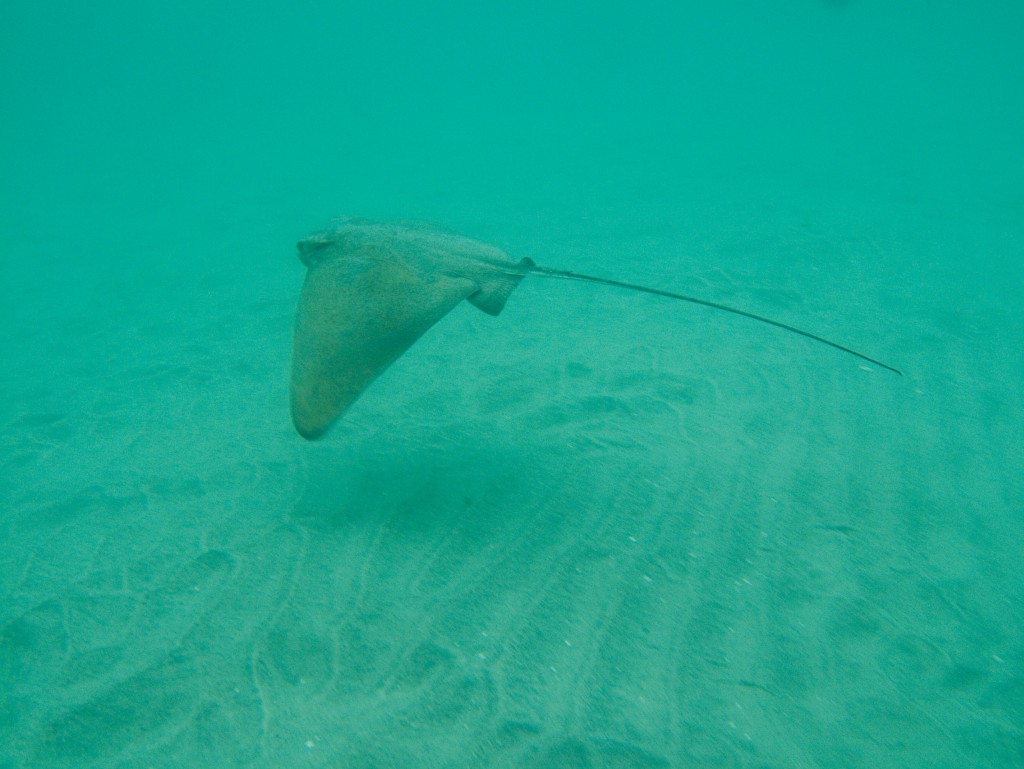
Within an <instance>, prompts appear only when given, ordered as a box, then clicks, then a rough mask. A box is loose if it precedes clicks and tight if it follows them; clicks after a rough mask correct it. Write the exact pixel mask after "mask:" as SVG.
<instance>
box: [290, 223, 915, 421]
mask: <svg viewBox="0 0 1024 769" xmlns="http://www.w3.org/2000/svg"><path fill="white" fill-rule="evenodd" d="M298 249H299V257H300V258H301V259H302V261H303V263H304V264H305V265H306V267H307V268H308V272H307V274H306V280H305V283H304V284H303V287H302V293H301V295H300V298H299V308H298V312H297V313H296V321H295V339H294V347H293V351H292V379H291V405H292V421H293V422H294V424H295V428H296V430H298V432H299V434H300V435H302V436H303V437H304V438H308V439H310V440H313V439H315V438H319V437H320V436H321V435H323V434H324V433H325V432H326V431H327V429H328V428H329V427H330V426H331V425H332V424H333V423H334V421H335V420H337V419H338V417H340V416H341V415H342V414H343V413H344V412H345V410H346V409H348V407H349V406H351V405H352V403H354V402H355V400H356V399H357V398H358V397H359V395H360V394H361V393H362V392H363V390H365V389H366V387H368V386H369V385H370V383H371V382H373V380H374V379H375V378H376V377H377V376H379V375H380V374H381V373H382V372H383V371H384V370H385V369H387V367H388V366H390V365H391V364H392V363H394V362H395V361H396V360H397V359H398V358H399V357H400V356H401V355H402V353H404V352H405V351H406V350H407V349H409V347H410V346H412V344H413V343H414V342H415V341H416V340H417V339H419V338H420V337H421V336H422V335H423V334H424V333H425V332H426V331H427V330H428V329H429V328H430V327H431V326H433V325H434V324H435V323H437V321H439V320H440V319H441V318H443V317H444V316H445V315H447V314H448V313H449V312H450V311H451V310H452V309H453V308H454V307H455V306H456V305H457V304H459V302H461V301H462V300H463V299H465V300H468V301H469V302H471V303H472V304H473V305H475V306H476V307H478V308H479V309H481V310H483V311H484V312H486V313H488V314H490V315H498V314H499V313H501V311H502V309H504V307H505V302H506V301H507V300H508V297H509V295H510V294H511V293H512V291H513V290H514V289H515V288H516V286H518V285H519V282H520V281H521V280H522V279H523V278H524V277H526V276H527V275H529V274H531V273H533V274H537V275H542V276H545V277H553V278H563V279H569V280H583V281H587V282H591V283H599V284H602V285H606V286H613V287H616V288H624V289H629V290H632V291H641V292H644V293H648V294H655V295H657V296H664V297H668V298H671V299H678V300H681V301H685V302H690V303H693V304H699V305H704V306H706V307H711V308H713V309H716V310H722V311H725V312H730V313H733V314H735V315H742V316H744V317H747V318H751V319H753V320H756V321H760V322H762V323H768V324H770V325H772V326H776V327H777V328H781V329H784V330H786V331H790V332H792V333H795V334H800V335H801V336H804V337H807V338H809V339H813V340H814V341H817V342H821V343H823V344H826V345H829V346H831V347H834V348H836V349H838V350H842V351H843V352H846V353H849V354H850V355H854V356H856V357H858V358H861V359H862V360H865V361H867V362H869V363H873V364H875V365H877V366H881V367H882V368H885V369H887V370H889V371H893V372H895V373H897V374H899V373H900V372H899V370H897V369H895V368H893V367H892V366H889V365H887V364H885V363H882V362H881V361H878V360H875V359H874V358H870V357H868V356H867V355H863V354H862V353H859V352H856V351H855V350H852V349H850V348H848V347H845V346H843V345H840V344H837V343H836V342H832V341H829V340H828V339H824V338H822V337H820V336H817V335H816V334H812V333H809V332H807V331H803V330H801V329H798V328H795V327H794V326H790V325H787V324H785V323H780V322H779V321H775V320H771V319H769V318H765V317H762V316H760V315H755V314H754V313H751V312H747V311H745V310H739V309H736V308H733V307H728V306H726V305H722V304H718V303H717V302H710V301H707V300H704V299H698V298H696V297H690V296H685V295H683V294H676V293H673V292H670V291H663V290H661V289H656V288H650V287H647V286H638V285H635V284H632V283H623V282H621V281H616V280H610V279H607V278H599V277H595V276H592V275H583V274H580V273H576V272H570V271H568V270H556V269H551V268H548V267H542V266H540V265H538V264H536V263H535V262H534V261H533V260H532V259H529V258H526V259H522V260H520V261H518V262H517V261H514V260H512V259H511V258H509V256H508V255H507V254H505V253H504V252H503V251H501V250H500V249H498V248H495V247H494V246H490V245H487V244H486V243H481V242H479V241H476V240H472V239H470V238H465V237H462V236H460V235H456V234H453V233H449V232H446V231H444V230H441V229H438V228H436V227H432V226H430V225H425V224H422V223H418V222H390V223H377V222H371V221H367V220H364V219H345V220H341V221H340V222H339V223H338V225H337V226H336V227H335V228H333V229H331V230H327V231H325V232H321V233H317V234H315V235H313V236H311V237H309V238H306V239H305V240H302V241H300V242H299V244H298Z"/></svg>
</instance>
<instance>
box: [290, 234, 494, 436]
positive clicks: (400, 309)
mask: <svg viewBox="0 0 1024 769" xmlns="http://www.w3.org/2000/svg"><path fill="white" fill-rule="evenodd" d="M362 251H363V253H361V254H359V255H358V256H359V258H348V259H327V260H323V261H318V262H314V263H312V264H311V266H310V268H309V271H308V273H307V274H306V281H305V283H304V284H303V287H302V294H301V296H300V298H299V309H298V313H297V315H296V322H295V340H294V348H293V353H292V386H291V406H292V421H293V422H294V424H295V428H296V429H297V430H298V431H299V434H300V435H302V436H303V437H304V438H308V439H311V440H312V439H315V438H319V437H320V436H321V435H323V434H324V432H326V430H327V428H328V427H330V425H331V424H332V423H333V422H334V421H335V420H336V419H337V418H338V417H339V416H341V415H342V413H344V412H345V410H346V409H347V408H348V407H349V406H351V405H352V403H353V402H355V400H356V399H357V398H358V397H359V395H360V394H361V393H362V392H363V390H364V389H366V387H367V386H368V385H369V384H370V383H371V382H372V381H373V380H374V379H375V378H376V377H377V376H379V375H380V374H381V372H383V371H384V370H385V369H386V368H387V367H388V366H390V365H391V364H392V363H394V362H395V360H397V359H398V358H399V356H401V355H402V353H404V352H405V351H406V350H408V349H409V347H410V346H411V345H412V344H413V343H414V342H415V341H416V340H417V339H419V338H420V337H421V336H422V335H423V334H424V332H426V331H427V330H428V329H429V328H430V327H431V326H433V325H434V324H435V323H437V321H439V320H440V319H441V318H443V317H444V316H445V315H446V314H447V313H448V312H449V311H450V310H451V309H452V308H453V307H455V305H457V304H458V303H459V302H460V301H462V300H463V299H465V298H467V297H469V296H470V295H472V294H474V293H478V292H479V291H480V287H479V286H478V285H477V284H476V283H474V282H473V281H471V280H468V279H465V278H454V277H448V276H443V275H431V276H424V275H423V274H421V273H420V272H418V271H416V270H415V269H413V268H412V267H411V266H409V265H408V264H406V263H404V262H403V261H401V260H398V259H394V258H388V255H387V254H378V253H376V252H375V251H374V250H373V249H372V248H364V249H362ZM499 309H500V308H499Z"/></svg>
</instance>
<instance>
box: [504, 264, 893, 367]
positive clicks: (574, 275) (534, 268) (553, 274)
mask: <svg viewBox="0 0 1024 769" xmlns="http://www.w3.org/2000/svg"><path fill="white" fill-rule="evenodd" d="M520 266H521V267H524V268H526V269H528V270H529V271H530V272H533V273H536V274H537V275H542V276H546V277H549V278H562V279H565V280H583V281H587V282H588V283H600V284H602V285H605V286H614V287H615V288H625V289H629V290H630V291H641V292H643V293H645V294H654V295H655V296H665V297H668V298H669V299H678V300H680V301H682V302H690V303H691V304H700V305H703V306H704V307H710V308H712V309H714V310H721V311H722V312H731V313H732V314H733V315H742V316H743V317H744V318H750V319H752V320H756V321H760V322H761V323H767V324H768V325H769V326H775V327H776V328H781V329H783V330H784V331H789V332H791V333H794V334H799V335H800V336H804V337H807V338H808V339H813V340H814V341H815V342H821V343H822V344H827V345H828V346H829V347H834V348H835V349H837V350H842V351H843V352H845V353H848V354H850V355H853V356H854V357H857V358H860V359H861V360H864V361H867V362H868V363H873V364H874V365H876V366H880V367H881V368H884V369H885V370H886V371H891V372H893V373H894V374H898V375H899V376H903V372H902V371H900V370H899V369H898V368H895V367H894V366H890V365H889V364H888V363H882V361H880V360H877V359H876V358H872V357H871V356H869V355H865V354H864V353H861V352H857V351H856V350H851V349H850V348H849V347H846V346H844V345H841V344H839V343H838V342H833V341H831V340H828V339H825V338H824V337H821V336H818V335H817V334H812V333H811V332H810V331H804V330H802V329H799V328H796V327H795V326H790V325H788V324H786V323H781V322H779V321H777V320H772V319H771V318H766V317H764V316H763V315H757V314H756V313H753V312H747V311H746V310H740V309H737V308H735V307H729V306H728V305H724V304H719V303H718V302H710V301H708V300H707V299H698V298H697V297H694V296H686V295H684V294H676V293H674V292H672V291H662V290H661V289H659V288H650V287H648V286H638V285H636V284H635V283H623V282H622V281H621V280H611V279H609V278H598V277H595V276H593V275H583V274H581V273H578V272H570V271H569V270H554V269H552V268H550V267H542V266H541V265H539V264H537V263H536V262H534V261H533V260H532V259H523V261H522V262H521V263H520Z"/></svg>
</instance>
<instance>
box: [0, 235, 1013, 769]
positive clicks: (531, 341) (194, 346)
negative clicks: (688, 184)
mask: <svg viewBox="0 0 1024 769" xmlns="http://www.w3.org/2000/svg"><path fill="white" fill-rule="evenodd" d="M482 235H483V236H489V237H492V238H493V237H494V233H493V232H492V233H486V232H485V233H482ZM515 237H516V236H511V237H509V238H508V240H515ZM705 237H708V236H707V235H706V232H705ZM631 238H632V240H631ZM709 240H711V241H712V242H710V243H708V245H709V246H712V247H713V248H712V249H709V252H711V251H714V250H715V249H717V250H718V252H719V253H721V254H722V259H721V262H720V263H718V264H710V263H706V262H705V263H698V260H696V258H695V259H694V261H693V262H692V263H687V264H682V265H680V264H674V265H670V264H668V263H666V262H661V263H659V262H657V261H650V262H646V263H645V262H640V261H637V262H634V263H633V264H632V268H633V274H632V275H630V276H629V277H632V278H635V279H636V280H638V281H640V282H646V283H660V284H664V283H665V280H666V275H670V274H683V275H685V277H684V278H677V279H678V280H679V286H678V287H679V288H680V289H688V288H692V287H703V288H706V289H708V290H710V291H711V292H713V293H714V295H715V296H716V297H718V298H720V299H722V300H729V301H731V302H733V303H736V302H737V301H745V302H753V303H754V304H756V306H757V307H758V308H759V309H760V310H762V311H765V312H770V313H771V314H773V315H776V316H779V315H782V316H784V317H785V318H786V319H788V320H791V321H793V322H802V323H804V324H805V325H806V324H808V323H809V319H810V318H816V319H818V321H819V323H820V321H821V320H822V319H824V323H820V325H816V326H815V328H816V330H819V331H821V332H822V333H829V334H832V335H841V336H843V338H844V339H845V340H847V341H849V342H851V343H853V342H859V343H860V344H861V346H869V347H871V349H872V351H873V352H876V353H878V354H879V355H881V354H882V353H885V355H886V356H887V357H888V358H891V359H892V360H893V362H894V363H896V364H899V365H901V366H902V367H903V368H904V369H905V370H906V371H907V377H906V378H905V379H903V380H900V379H899V378H896V377H892V376H888V375H883V373H882V372H878V371H876V372H867V371H864V370H863V369H862V368H861V367H860V365H859V364H858V363H857V362H855V361H851V360H850V359H848V357H847V356H843V355H841V354H839V353H836V352H834V351H830V350H828V349H819V346H816V345H814V344H812V343H809V342H806V341H805V340H800V339H796V338H791V337H789V336H788V335H785V334H779V333H776V332H774V331H773V330H771V329H765V328H761V327H759V326H758V325H757V324H751V323H747V322H746V321H744V320H742V319H735V318H727V317H716V316H714V315H711V314H708V313H705V312H704V311H702V310H700V309H698V308H680V307H679V306H677V304H675V303H672V302H668V301H660V300H658V299H656V298H653V297H637V296H633V295H628V294H615V293H611V292H607V291H604V290H600V289H599V288H597V287H593V288H591V287H589V286H575V285H565V284H563V283H556V282H542V281H536V282H533V283H528V284H524V285H523V286H521V287H520V288H519V289H518V290H517V292H516V294H515V296H514V297H513V298H512V300H511V301H510V302H509V305H508V306H507V307H506V309H505V311H504V312H503V313H502V316H501V318H499V319H493V318H489V317H486V316H484V315H483V314H481V313H479V312H477V311H476V310H475V309H474V308H471V307H465V306H464V307H461V308H458V309H456V310H455V311H453V312H452V313H451V314H450V315H449V316H448V317H446V318H445V319H444V320H442V321H441V323H439V324H438V325H437V326H436V327H435V328H434V329H433V330H432V332H431V333H430V334H428V335H426V336H425V337H424V338H423V339H422V340H421V341H420V342H419V343H418V344H417V345H416V347H415V348H414V349H412V350H410V351H409V353H407V354H406V355H405V356H403V358H402V359H401V360H400V361H398V362H397V363H396V364H395V365H394V366H393V367H392V368H391V369H390V370H389V371H388V372H387V373H386V374H385V375H384V376H382V377H381V378H380V380H379V381H378V382H377V383H376V384H375V386H374V387H373V388H371V389H370V390H369V391H367V393H365V394H364V396H363V397H362V398H361V399H360V401H359V402H358V404H357V405H356V406H355V407H353V408H352V410H351V411H350V412H349V413H348V414H347V415H346V416H345V418H344V419H343V420H342V421H341V422H340V423H339V424H338V425H337V426H336V428H335V431H334V432H333V433H332V434H331V436H330V438H329V439H326V440H325V441H324V442H322V443H319V444H315V445H309V444H305V443H304V442H302V441H301V439H299V438H298V437H297V436H295V435H294V433H293V432H292V429H291V426H290V424H289V421H288V411H287V402H288V396H287V379H286V376H287V374H286V372H287V368H288V356H289V344H290V328H291V313H292V311H293V308H294V300H295V297H296V294H297V290H298V285H299V282H300V279H301V267H300V265H299V264H298V262H297V261H296V260H295V259H294V256H293V255H292V251H291V250H290V249H289V248H288V246H289V244H288V242H287V240H286V239H285V238H284V237H282V238H280V241H281V242H280V243H279V244H269V245H268V244H266V243H262V244H260V243H258V242H255V241H254V242H251V243H239V242H235V243H233V244H232V245H233V246H234V248H232V249H230V250H231V251H233V252H238V253H245V254H246V255H247V259H248V260H249V264H251V265H253V266H254V267H257V268H258V269H250V270H248V271H246V272H245V273H244V275H245V277H244V279H242V280H239V279H238V277H237V275H238V273H237V271H236V270H234V269H232V267H231V265H217V264H212V266H209V267H208V272H207V273H206V274H205V275H204V277H203V278H202V280H197V279H196V276H195V275H194V273H191V272H186V271H184V270H183V271H182V272H181V274H177V273H174V272H173V271H170V272H169V273H168V274H166V275H164V276H163V281H164V282H163V288H162V289H161V290H160V291H159V292H157V291H153V292H152V293H149V294H147V293H145V292H144V291H142V292H141V293H140V292H138V291H136V292H133V291H127V290H126V288H128V287H129V286H128V285H127V284H126V283H125V281H130V280H132V279H133V278H132V276H129V277H127V278H125V277H123V276H120V277H119V275H118V274H117V273H115V272H111V273H110V274H108V275H105V276H103V277H101V278H96V279H95V280H96V281H97V283H96V285H95V286H94V293H95V295H96V296H97V297H99V299H100V300H101V301H100V302H99V306H101V307H104V308H107V309H105V310H103V311H98V310H93V311H92V313H91V315H90V316H89V317H88V318H83V316H81V315H76V314H75V312H74V310H68V311H67V312H66V313H65V314H61V313H56V314H54V315H53V316H51V317H43V318H38V319H37V322H36V323H35V324H33V325H31V326H28V325H26V326H24V328H25V329H26V330H25V332H24V334H23V335H22V336H21V337H20V338H19V340H18V341H17V342H14V343H11V350H10V356H9V360H11V361H12V368H10V369H9V370H8V373H7V374H5V380H4V381H5V385H4V386H5V392H6V393H7V395H6V396H5V398H4V403H3V406H2V411H0V417H2V420H3V425H4V429H3V431H2V437H0V449H2V454H0V457H2V473H0V478H2V479H3V480H2V481H0V492H2V497H3V500H4V507H5V509H6V510H7V513H6V514H5V516H4V519H3V531H2V537H3V541H4V543H5V545H4V547H3V549H2V551H0V682H2V685H0V745H3V748H2V753H0V756H2V759H0V766H3V767H5V769H7V768H8V767H33V768H34V769H35V768H51V767H75V768H76V769H89V768H90V767H97V768H98V767H103V769H129V768H131V769H136V768H141V767H153V768H154V769H170V768H171V767H183V766H210V767H268V768H269V767H275V769H280V768H281V767H339V766H344V767H347V768H359V769H370V767H374V768H375V769H380V768H382V767H389V768H390V767H394V768H396V769H397V768H399V767H413V766H415V767H445V768H446V769H451V768H456V767H466V768H467V769H468V768H469V767H481V766H488V767H523V768H527V769H534V768H536V769H542V768H543V769H547V768H548V767H560V768H569V767H587V768H593V769H598V768H615V769H626V768H627V767H628V768H629V769H647V768H652V769H653V768H659V769H660V768H662V767H693V766H714V767H763V766H787V767H813V766H846V767H877V766H889V765H894V764H898V765H901V766H908V767H916V766H921V767H925V766H929V767H961V766H976V767H997V766H1001V767H1005V766H1014V765H1018V766H1019V765H1020V763H1021V759H1022V754H1021V745H1022V739H1024V733H1022V729H1021V724H1022V723H1024V649H1022V647H1021V634H1020V628H1021V627H1022V626H1024V610H1022V608H1021V607H1022V606H1024V587H1022V585H1024V582H1022V580H1021V579H1020V573H1019V570H1020V559H1019V542H1020V541H1021V534H1022V523H1021V521H1020V519H1019V511H1020V509H1021V502H1022V491H1021V482H1020V480H1019V479H1020V478H1021V477H1022V476H1024V472H1022V471H1024V468H1022V467H1021V464H1022V462H1021V458H1020V455H1019V447H1020V445H1021V443H1020V438H1021V416H1020V413H1019V408H1018V407H1019V404H1020V403H1021V402H1022V398H1024V393H1022V391H1021V387H1022V381H1024V379H1022V377H1021V376H1020V373H1021V372H1020V369H1019V359H1018V356H1017V355H1015V354H1014V353H1013V352H1012V350H1013V349H1014V347H1013V345H1017V346H1018V348H1017V349H1019V344H1020V342H1021V338H1022V333H1021V331H1022V329H1021V322H1020V320H1019V318H1017V316H1016V315H1014V314H1013V312H1012V308H1011V306H1010V305H1009V304H1008V303H1007V304H1005V305H1002V304H1000V303H999V301H998V295H995V296H994V298H990V299H989V300H987V301H988V304H985V305H983V306H981V307H977V306H976V307H975V308H973V309H964V307H965V306H966V305H965V304H957V303H956V302H954V303H953V307H952V308H951V307H950V305H949V304H948V303H946V302H944V301H938V299H937V297H941V296H942V292H943V291H944V292H945V298H947V299H958V298H960V297H958V296H957V295H956V294H957V292H958V291H960V290H961V289H962V290H963V291H964V293H965V294H966V293H967V288H965V287H962V286H961V284H958V283H957V281H947V282H945V283H943V285H944V286H946V287H945V288H942V287H941V286H939V285H938V284H939V283H940V282H941V280H940V279H941V277H942V276H933V277H932V278H929V280H935V281H936V285H935V286H932V287H931V288H934V289H935V291H933V292H930V293H929V292H928V291H925V290H923V289H922V288H921V286H920V284H918V285H916V286H915V287H914V289H913V290H912V289H910V288H908V286H910V284H911V276H910V275H909V274H907V275H902V276H897V277H898V278H900V279H897V280H893V279H892V278H893V276H892V275H891V274H886V273H885V269H887V268H886V267H885V266H884V265H883V262H882V260H881V257H880V256H879V252H878V251H877V250H875V249H874V247H873V245H872V244H871V243H868V242H863V241H858V240H857V239H856V238H852V239H847V240H842V241H840V239H839V238H836V239H833V240H830V239H829V238H828V237H826V236H823V235H821V234H820V233H818V234H815V233H811V234H806V233H804V234H801V233H798V232H794V233H789V234H787V236H786V240H787V241H788V243H789V245H788V246H781V245H780V243H779V242H772V241H771V240H765V239H762V240H760V241H757V240H756V238H755V242H753V243H741V242H739V241H738V240H737V239H736V238H735V237H734V236H732V237H731V239H730V238H723V239H722V240H721V241H719V242H714V241H713V239H712V238H709ZM540 244H541V239H540V238H539V236H538V237H537V240H536V241H534V242H532V243H530V242H526V239H525V238H522V239H520V242H519V243H517V244H514V245H519V246H522V247H523V249H522V250H524V253H531V251H530V248H531V247H535V248H539V247H540ZM278 245H280V246H281V248H280V249H277V246H278ZM891 245H892V244H887V246H891ZM241 246H244V248H242V247H241ZM271 246H273V247H271ZM547 247H548V248H550V249H552V250H551V253H559V252H562V253H564V252H567V251H569V250H571V249H572V248H575V249H579V250H582V251H587V250H588V249H589V252H590V253H591V254H593V255H594V256H593V257H592V258H593V259H595V260H596V261H595V266H594V267H593V268H592V271H596V270H598V269H600V268H601V267H602V265H601V264H599V263H597V262H599V261H600V259H601V254H602V253H609V252H610V250H614V251H615V252H616V253H619V254H621V253H623V251H624V250H625V252H626V253H629V252H630V250H631V251H632V252H634V253H642V252H644V251H645V249H647V248H649V243H648V242H645V241H644V240H642V239H640V238H638V237H635V236H631V235H629V234H628V233H627V234H625V235H622V236H621V237H620V239H619V240H618V242H616V243H614V244H612V245H608V244H606V245H605V246H604V247H602V245H601V242H600V239H599V238H595V240H594V242H593V243H590V244H580V243H579V242H574V243H573V244H571V245H570V244H569V243H568V242H566V243H563V244H560V243H558V242H555V243H548V245H547ZM784 247H785V248H789V249H790V254H789V259H788V262H787V263H788V265H789V269H788V270H786V271H784V272H772V273H768V272H766V271H765V270H764V268H763V267H760V266H759V265H758V264H757V262H756V261H754V260H753V259H751V260H749V261H745V260H744V259H740V258H736V253H738V252H744V251H747V250H748V249H749V250H751V251H753V250H757V251H759V252H760V253H766V252H773V251H778V249H780V248H784ZM605 248H607V249H609V250H608V251H605V250H603V249H605ZM823 248H826V249H830V251H829V253H830V255H831V258H832V265H833V269H832V270H831V271H830V274H829V275H828V276H825V275H822V274H820V273H815V271H814V267H813V264H814V262H813V259H812V258H811V256H810V254H813V253H820V252H821V251H822V249H823ZM275 249H277V250H279V251H280V253H277V252H276V250H275ZM669 252H672V253H686V252H687V249H686V248H679V249H677V248H674V247H673V246H671V244H670V245H669V246H666V247H665V253H669ZM690 253H693V250H691V251H690ZM254 255H255V256H254ZM531 255H533V256H536V255H537V254H536V250H534V251H533V252H532V253H531ZM211 261H212V260H211ZM566 261H568V260H566ZM779 261H780V262H782V261H783V260H781V259H780V260H779ZM908 269H909V268H908ZM618 272H619V274H620V275H621V273H622V267H621V263H620V265H619V267H618ZM883 274H885V276H886V279H887V281H888V283H887V285H886V287H885V288H884V289H879V288H878V286H879V285H880V283H881V282H882V277H881V276H882V275H883ZM168 287H169V288H171V289H174V290H167V288H168ZM926 288H927V287H926ZM26 290H27V291H31V290H32V289H31V287H29V288H27V289H26ZM37 290H38V291H39V292H40V294H39V295H40V297H42V296H44V295H45V291H44V287H38V289H37ZM115 298H117V299H118V302H114V301H113V300H114V299H115ZM29 299H31V296H29ZM102 300H110V301H102ZM556 302H557V305H558V307H559V311H558V312H556V313H552V312H551V307H552V305H553V304H555V303H556ZM32 304H33V303H32V302H31V301H26V302H25V306H32ZM584 319H585V322H584ZM12 372H17V373H12Z"/></svg>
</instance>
